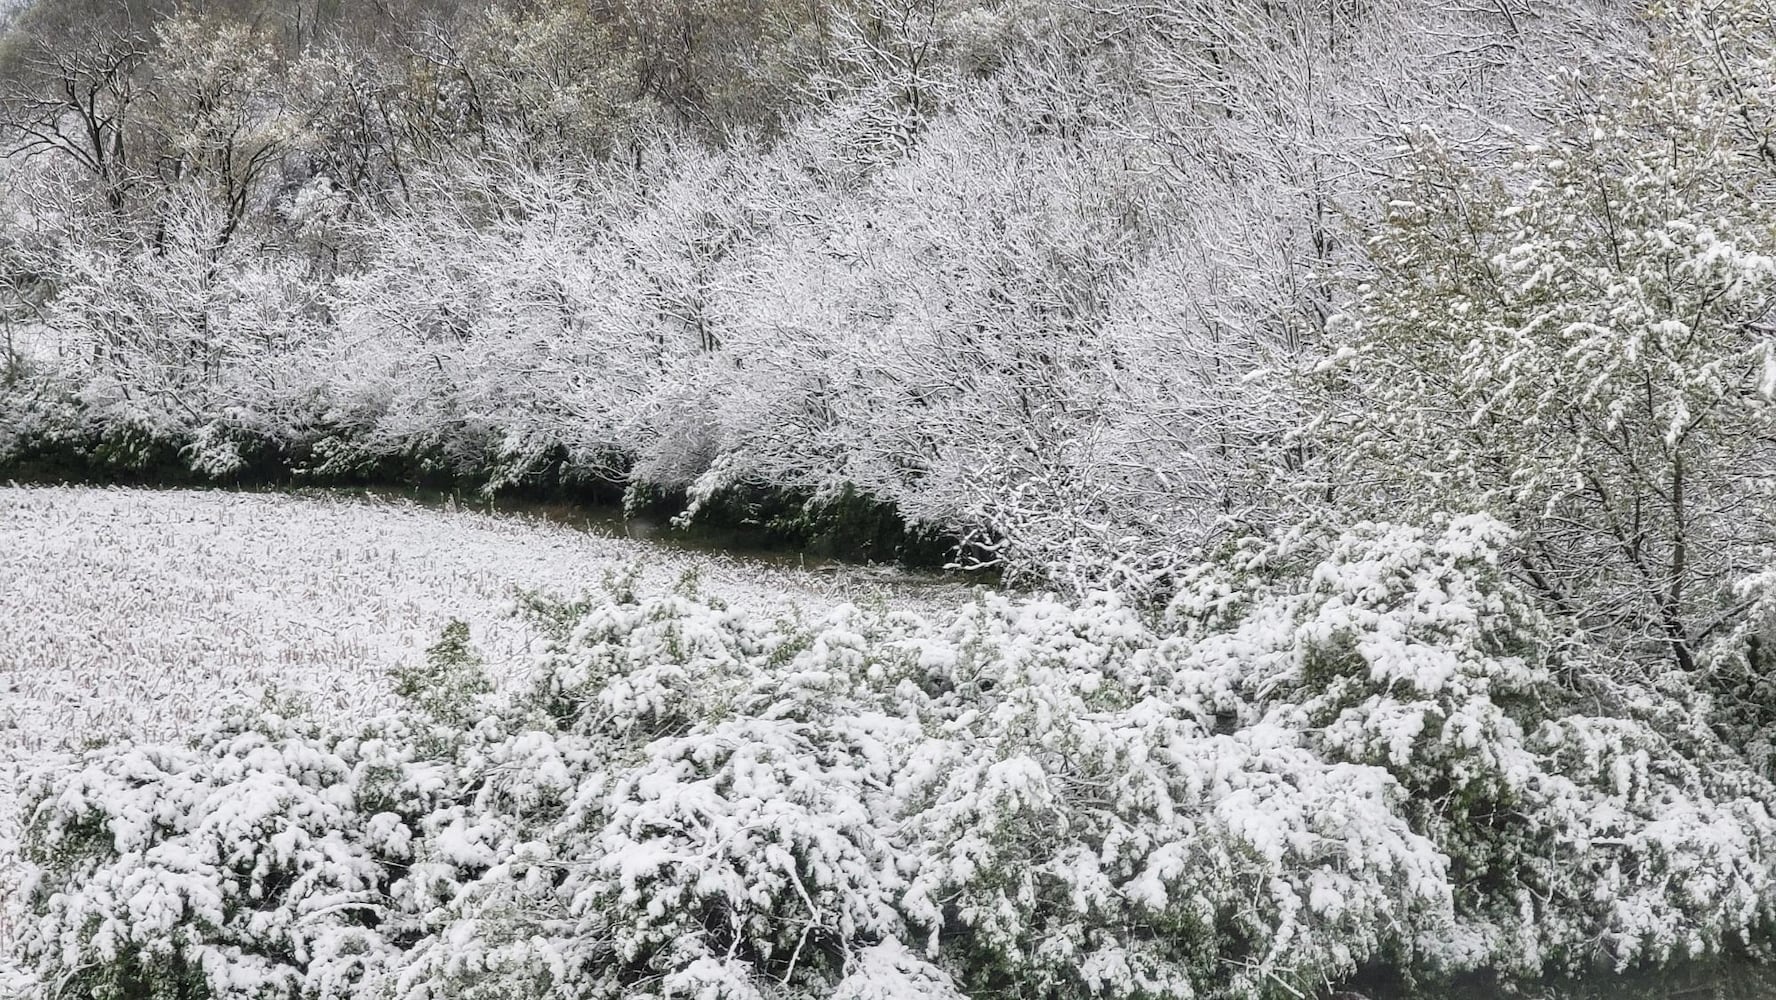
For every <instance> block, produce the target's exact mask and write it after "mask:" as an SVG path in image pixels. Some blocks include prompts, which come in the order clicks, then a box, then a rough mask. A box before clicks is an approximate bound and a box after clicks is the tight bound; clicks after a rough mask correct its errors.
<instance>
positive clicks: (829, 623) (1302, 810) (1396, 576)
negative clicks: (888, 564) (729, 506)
mask: <svg viewBox="0 0 1776 1000" xmlns="http://www.w3.org/2000/svg"><path fill="white" fill-rule="evenodd" d="M1512 544H1513V541H1512V540H1511V538H1510V537H1509V534H1508V532H1506V531H1505V530H1504V529H1503V528H1502V527H1501V526H1499V525H1498V524H1497V523H1496V522H1493V521H1490V520H1487V519H1484V518H1469V519H1463V520H1458V521H1454V522H1450V523H1446V524H1444V525H1443V526H1441V527H1439V528H1437V529H1434V530H1429V531H1425V530H1418V529H1411V528H1402V527H1393V526H1386V525H1366V526H1363V527H1361V528H1359V529H1357V530H1356V531H1354V532H1353V533H1351V534H1350V535H1348V536H1346V537H1344V538H1340V539H1336V540H1313V539H1305V538H1295V539H1289V540H1284V541H1282V542H1275V543H1261V542H1254V543H1252V544H1249V545H1244V546H1241V547H1240V548H1239V551H1238V554H1237V556H1236V557H1235V558H1233V559H1230V560H1229V561H1227V562H1226V563H1224V564H1222V565H1220V566H1215V567H1204V568H1202V569H1201V570H1200V572H1198V573H1196V574H1194V575H1193V576H1192V577H1191V578H1190V579H1189V581H1188V582H1187V583H1186V584H1185V585H1184V586H1183V587H1182V588H1181V591H1180V594H1179V597H1178V598H1177V600H1176V601H1175V602H1174V603H1173V604H1172V605H1171V606H1170V607H1169V608H1168V609H1166V610H1165V611H1164V613H1163V615H1161V616H1159V617H1158V618H1154V617H1150V616H1143V615H1142V614H1140V613H1138V612H1137V611H1136V610H1135V609H1133V608H1130V607H1129V606H1127V605H1125V604H1123V603H1122V602H1120V601H1119V600H1117V599H1116V598H1115V597H1114V596H1112V595H1108V594H1101V595H1097V596H1095V597H1094V598H1092V599H1090V600H1088V601H1086V602H1084V603H1081V604H1061V603H1056V602H1052V601H1046V600H1010V599H1005V598H985V599H983V600H981V601H980V602H979V603H976V604H974V605H972V606H970V607H968V608H965V609H963V610H961V611H960V612H959V613H957V614H956V615H955V616H954V617H953V618H950V619H948V620H925V619H921V618H919V617H917V616H914V615H911V614H908V613H904V612H891V611H886V610H869V609H860V608H855V607H845V608H840V609H838V610H836V611H834V612H832V613H831V614H830V615H828V616H826V617H823V618H821V619H818V620H812V621H797V620H774V621H773V620H765V619H762V618H759V617H756V616H750V615H747V614H745V613H743V612H741V611H738V610H736V609H730V608H727V607H725V606H723V605H722V604H721V603H720V602H719V601H717V600H715V599H713V598H710V597H707V596H704V595H701V594H699V593H698V591H697V589H696V587H695V585H694V584H687V585H685V586H681V587H680V588H679V589H677V590H675V591H670V592H661V593H637V592H635V591H634V590H633V589H632V588H631V586H630V585H629V584H628V583H626V582H624V581H622V580H616V581H613V582H612V583H611V584H610V586H608V587H607V589H606V591H605V592H603V593H601V594H598V595H595V596H594V597H592V598H591V599H590V600H588V601H586V602H585V603H581V604H574V605H562V604H555V603H550V602H547V601H533V602H531V613H532V614H535V615H536V616H537V621H538V622H539V624H540V626H541V627H542V628H543V629H544V630H545V632H546V633H547V634H548V635H549V636H550V639H549V642H548V646H547V649H546V651H545V652H543V653H541V654H540V655H539V658H538V660H537V661H536V663H535V669H534V671H533V673H532V674H531V676H530V678H529V680H528V681H527V682H526V683H524V684H523V685H521V686H520V687H519V688H518V689H516V690H514V691H511V692H507V693H498V694H496V693H490V692H489V686H488V685H487V683H486V682H485V680H484V679H483V678H482V677H481V676H480V675H479V672H478V668H477V664H476V661H475V658H474V654H473V651H472V650H471V649H469V648H468V647H467V645H466V643H465V641H464V640H465V637H466V630H463V629H455V630H453V631H452V632H451V633H449V634H447V635H446V636H445V637H444V639H443V641H441V642H440V643H439V645H438V646H437V647H435V648H434V649H433V650H432V652H431V656H430V658H429V661H428V663H427V665H426V666H425V667H424V668H415V669H414V670H412V671H411V672H409V673H407V674H405V675H404V676H402V677H401V678H399V681H400V685H399V686H400V689H401V690H402V691H403V693H405V694H407V695H408V696H409V707H408V708H407V709H406V710H404V711H402V712H401V713H399V714H398V715H396V716H393V717H389V718H386V719H384V720H382V721H380V722H378V723H375V724H373V725H371V726H369V727H367V728H365V729H363V730H340V729H338V728H335V727H329V726H326V725H322V724H318V723H314V722H309V721H305V720H304V719H303V718H302V716H301V713H300V711H299V710H294V711H293V710H291V709H289V708H287V707H286V708H282V709H277V710H274V709H271V708H266V709H261V710H257V711H245V712H241V713H239V714H237V715H235V716H234V717H232V718H231V720H230V721H228V722H226V723H224V724H222V725H219V726H217V727H216V728H214V729H212V730H209V731H206V732H204V733H203V734H201V735H200V736H198V737H196V738H195V739H193V740H192V741H191V742H190V743H189V744H184V745H163V746H113V747H105V748H101V749H97V750H93V751H90V752H88V753H87V754H85V755H84V757H83V759H82V761H81V762H80V764H79V765H78V766H76V767H75V768H73V769H72V770H71V771H70V772H68V773H61V774H57V775H54V776H51V777H47V778H45V779H43V780H41V781H40V783H39V784H38V785H37V787H36V789H35V791H34V792H33V793H32V796H31V808H30V812H29V828H28V829H29V836H28V841H27V856H28V858H29V861H30V862H31V864H32V866H33V871H34V876H33V881H31V882H30V883H29V885H28V902H29V906H30V909H31V912H32V915H33V917H34V919H33V920H32V921H28V922H26V923H25V924H24V925H23V929H24V936H23V939H22V954H23V955H24V956H25V957H26V958H27V959H28V960H29V961H30V962H32V963H34V966H35V969H36V973H37V975H38V976H39V977H40V978H41V981H42V982H43V983H44V984H46V985H53V987H54V989H55V990H56V991H57V992H58V993H59V994H60V995H75V996H92V997H124V996H131V997H155V998H175V997H176V998H190V997H199V996H204V997H212V998H215V1000H230V998H242V1000H245V998H249V997H266V996H288V997H298V996H300V997H304V998H322V997H337V998H347V997H350V998H354V1000H357V998H363V997H374V996H391V997H412V998H421V997H446V996H448V997H495V996H510V995H512V994H514V993H522V994H524V995H527V996H573V997H612V998H615V997H645V996H662V997H663V996H695V997H770V996H780V997H801V996H807V997H846V998H851V997H866V996H867V997H884V998H886V997H893V998H896V1000H904V998H913V997H927V998H936V997H957V996H963V995H966V996H973V997H992V996H1021V997H1038V998H1042V997H1048V998H1056V1000H1058V998H1062V997H1078V996H1098V997H1105V998H1136V997H1168V998H1171V997H1180V996H1204V997H1254V998H1255V997H1266V998H1280V997H1300V996H1306V995H1314V994H1316V993H1319V992H1321V991H1323V990H1325V989H1327V988H1329V987H1330V986H1332V985H1336V984H1339V983H1348V982H1350V981H1352V980H1353V979H1360V980H1361V981H1362V982H1363V983H1364V985H1365V987H1366V988H1369V989H1372V990H1376V991H1377V992H1388V993H1394V992H1399V991H1418V992H1419V993H1421V994H1423V995H1438V994H1439V991H1440V990H1443V989H1449V988H1454V987H1452V986H1451V984H1452V983H1458V982H1460V981H1463V980H1464V978H1465V979H1467V980H1471V981H1477V982H1481V983H1487V984H1491V985H1490V988H1494V989H1507V988H1524V989H1530V988H1534V987H1536V986H1537V985H1538V984H1550V983H1559V982H1561V981H1565V979H1566V977H1571V976H1585V975H1588V974H1598V973H1603V974H1608V973H1614V972H1622V971H1624V970H1626V971H1629V972H1636V971H1639V972H1645V971H1647V970H1657V969H1659V968H1668V967H1678V968H1682V967H1684V966H1685V965H1686V964H1687V963H1693V962H1708V961H1721V960H1723V958H1726V957H1731V956H1744V955H1760V956H1761V955H1763V954H1765V953H1766V949H1767V948H1768V947H1769V945H1770V943H1771V940H1772V938H1771V933H1772V931H1773V930H1776V922H1773V920H1776V817H1773V816H1772V815H1771V814H1770V810H1769V803H1770V801H1771V796H1772V792H1773V789H1772V787H1771V785H1770V783H1769V780H1768V779H1767V778H1766V777H1765V776H1763V775H1762V774H1760V773H1759V772H1758V771H1757V770H1756V769H1755V768H1752V767H1750V766H1748V765H1747V764H1746V763H1745V761H1744V760H1743V758H1741V757H1740V756H1739V755H1738V754H1737V753H1736V752H1735V750H1734V748H1733V746H1732V745H1731V743H1732V740H1733V739H1735V738H1736V734H1732V733H1722V732H1717V731H1716V730H1715V729H1714V728H1712V727H1711V725H1710V720H1711V706H1710V699H1709V697H1708V696H1706V695H1705V694H1704V693H1702V692H1701V691H1699V690H1698V688H1697V686H1696V684H1695V683H1694V682H1693V680H1692V679H1691V678H1689V677H1686V676H1682V675H1672V674H1669V673H1665V674H1655V675H1649V674H1646V673H1642V672H1639V671H1636V670H1634V669H1633V668H1631V667H1629V666H1626V665H1624V664H1623V663H1621V662H1620V661H1617V660H1614V659H1612V658H1610V657H1609V656H1608V654H1607V653H1606V652H1604V651H1601V650H1598V649H1596V648H1594V647H1593V646H1590V645H1589V644H1587V643H1586V642H1584V641H1583V640H1582V639H1580V638H1578V637H1576V636H1574V635H1572V634H1570V633H1568V632H1566V631H1564V630H1562V629H1561V628H1559V627H1558V626H1556V625H1555V624H1554V623H1552V622H1550V621H1549V620H1547V619H1546V618H1545V617H1544V616H1542V615H1541V614H1539V613H1538V612H1537V611H1536V609H1535V606H1534V602H1533V600H1532V599H1531V598H1530V597H1529V596H1528V595H1526V594H1525V593H1524V592H1522V591H1521V590H1520V589H1519V588H1518V587H1516V586H1515V585H1514V584H1512V583H1511V582H1510V580H1509V579H1508V578H1507V577H1506V574H1505V573H1504V572H1503V570H1502V568H1501V567H1502V565H1503V564H1504V563H1505V562H1506V561H1507V560H1508V559H1509V555H1510V547H1511V545H1512ZM1476 975H1478V976H1480V977H1481V978H1480V979H1479V980H1473V977H1474V976H1476Z"/></svg>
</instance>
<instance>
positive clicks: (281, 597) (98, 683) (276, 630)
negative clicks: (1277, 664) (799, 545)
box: [0, 486, 943, 953]
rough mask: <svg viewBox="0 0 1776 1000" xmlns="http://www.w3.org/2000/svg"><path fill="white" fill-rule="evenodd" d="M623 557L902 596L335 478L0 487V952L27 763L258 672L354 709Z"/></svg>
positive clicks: (872, 583) (857, 595)
mask: <svg viewBox="0 0 1776 1000" xmlns="http://www.w3.org/2000/svg"><path fill="white" fill-rule="evenodd" d="M630 567H635V568H637V569H639V570H640V572H641V578H642V582H643V583H649V582H652V583H662V582H670V581H672V580H675V579H677V578H678V577H680V576H681V575H683V574H685V573H687V572H695V573H697V574H699V575H700V577H701V579H702V580H703V581H704V583H705V585H706V588H707V589H708V590H709V591H710V592H712V593H715V594H721V595H724V596H726V597H729V598H730V599H734V600H736V601H741V602H743V603H745V605H746V606H747V607H749V608H752V609H779V610H781V609H786V608H789V607H790V606H792V605H798V604H803V603H807V604H814V605H829V604H833V603H837V602H839V601H866V600H874V599H878V598H880V599H886V600H890V601H893V602H896V603H899V602H903V601H910V602H912V603H915V604H919V603H925V604H930V603H933V602H938V603H941V602H942V601H943V598H942V597H941V596H933V594H932V592H931V591H930V590H929V589H928V588H920V595H919V596H917V597H912V596H909V595H908V593H907V592H906V590H905V588H898V592H897V588H896V586H895V584H894V582H893V578H892V577H890V578H887V579H884V578H883V577H882V576H881V575H879V574H867V575H866V574H864V573H862V572H847V571H840V572H837V573H814V572H803V571H799V570H792V569H782V568H775V567H767V566H762V565H758V564H749V563H746V562H742V561H740V560H736V559H732V558H726V557H720V556H711V555H703V554H693V553H687V552H683V551H676V550H673V549H669V548H666V547H664V546H661V545H658V544H653V543H649V542H645V541H636V540H630V539H621V538H606V537H599V536H596V535H592V534H588V533H586V532H583V531H579V530H575V529H573V528H569V527H565V526H562V525H557V524H551V523H547V522H544V521H541V520H539V519H535V518H527V517H518V516H511V515H497V516H496V515H488V514H483V513H476V512H470V511H447V510H437V509H430V508H426V507H422V506H419V505H417V504H413V503H390V502H370V501H366V500H362V499H352V498H347V497H343V496H342V497H337V498H328V497H296V496H289V495H282V494H260V493H250V494H249V493H230V492H221V491H177V490H129V489H90V488H67V487H17V486H0V953H3V952H4V951H5V944H6V942H7V940H9V938H10V928H9V927H8V926H7V924H6V920H7V917H6V914H5V909H6V908H5V906H4V903H5V899H6V896H7V894H8V888H7V887H8V886H10V885H11V884H12V883H13V881H14V872H13V865H14V861H15V859H16V850H17V837H18V823H19V817H18V816H17V815H16V805H17V803H16V797H17V794H18V790H19V786H20V782H21V781H22V779H23V777H24V776H25V775H26V774H27V773H28V772H30V771H32V770H34V769H35V768H37V767H40V766H43V765H45V764H51V763H54V762H56V761H58V760H62V759H65V758H66V756H67V753H68V751H70V750H71V749H74V748H78V747H79V746H80V745H81V744H82V743H84V742H87V741H91V740H97V739H100V738H104V737H107V736H111V735H126V736H128V737H129V738H131V739H135V740H140V741H144V742H150V741H159V740H166V739H169V738H176V737H178V736H179V735H180V734H181V733H182V732H185V731H187V730H189V729H190V728H191V727H192V726H193V725H194V724H195V723H197V722H199V721H201V720H204V719H207V718H211V717H213V716H214V715H215V714H216V712H217V711H218V710H219V709H220V708H221V707H223V706H225V705H227V704H231V703H238V702H241V701H256V700H258V699H260V698H262V697H264V696H265V695H266V693H267V692H270V691H273V690H275V691H276V693H277V694H278V695H279V696H280V697H282V696H295V697H296V698H298V699H300V700H301V701H302V702H305V703H307V704H309V705H311V706H313V707H314V708H316V709H319V710H320V712H321V714H322V715H323V716H324V717H329V718H335V719H340V718H344V719H357V718H369V717H370V716H372V715H373V714H375V713H376V712H377V710H379V709H381V708H383V707H386V706H387V705H388V704H389V703H390V683H389V679H388V673H389V671H390V670H391V669H392V668H393V667H395V666H397V665H399V664H402V663H407V662H412V661H414V660H416V659H417V658H418V657H419V656H420V655H422V653H423V650H424V649H425V647H426V646H428V645H430V644H432V643H433V642H435V641H437V638H438V635H439V632H440V630H441V629H442V628H443V626H444V625H445V624H446V623H447V622H448V621H449V620H450V619H451V618H460V619H462V620H464V621H467V622H469V623H470V624H471V632H472V636H473V640H474V642H475V644H476V646H477V648H478V649H479V650H480V651H481V652H482V653H483V654H484V655H485V656H486V658H487V666H488V669H489V672H490V673H492V674H493V675H494V676H495V677H496V678H497V677H502V676H509V675H510V673H511V671H512V670H513V668H514V667H515V665H516V664H518V663H519V662H520V661H521V658H523V657H524V656H525V655H526V654H527V652H528V650H529V648H530V646H531V644H532V642H533V641H534V640H535V638H536V637H535V636H534V635H533V634H532V632H531V630H530V628H529V626H527V625H526V624H524V623H523V622H522V621H520V620H519V619H518V618H517V617H515V616H512V615H511V614H510V613H509V611H510V608H511V605H512V598H513V596H514V594H515V593H516V591H517V590H519V589H526V590H544V591H549V592H553V593H557V594H560V595H562V596H576V595H577V594H579V593H581V592H583V591H585V590H587V589H589V588H592V587H595V586H596V585H597V584H598V583H599V581H600V580H601V579H602V578H603V577H604V576H605V575H606V574H610V573H615V572H621V571H623V570H625V569H627V568H630Z"/></svg>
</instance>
